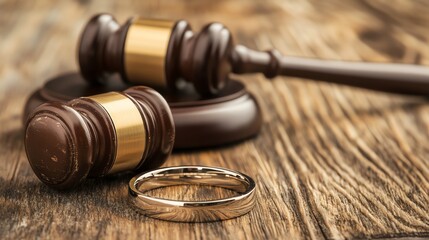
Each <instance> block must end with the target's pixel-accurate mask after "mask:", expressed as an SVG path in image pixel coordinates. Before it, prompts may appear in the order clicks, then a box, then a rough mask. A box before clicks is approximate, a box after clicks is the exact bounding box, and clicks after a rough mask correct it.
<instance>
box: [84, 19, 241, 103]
mask: <svg viewBox="0 0 429 240" xmlns="http://www.w3.org/2000/svg"><path fill="white" fill-rule="evenodd" d="M232 48H233V43H232V37H231V34H230V32H229V31H228V29H226V28H225V27H224V26H223V25H222V24H219V23H212V24H209V25H207V26H206V27H204V28H203V29H202V31H201V32H200V33H198V34H194V33H193V32H192V30H191V28H190V26H189V24H188V23H187V22H186V21H177V22H172V21H163V20H145V19H142V18H133V19H130V20H128V21H127V22H126V23H125V24H124V25H122V26H120V25H119V24H118V23H117V21H116V20H115V19H114V18H113V17H112V16H111V15H108V14H101V15H96V16H94V17H93V18H92V19H91V20H90V21H89V23H88V24H87V25H86V27H85V29H84V31H83V33H82V35H81V39H80V44H79V48H78V55H79V56H78V58H79V65H80V69H81V73H82V75H83V76H84V78H85V79H87V80H88V81H95V82H101V83H102V82H103V79H105V78H106V77H107V76H108V75H109V74H112V73H120V74H121V76H122V78H123V79H124V80H126V81H128V82H131V83H134V84H139V85H147V86H151V87H158V88H159V87H163V88H165V87H167V88H169V89H173V90H177V89H178V88H180V86H183V84H184V83H185V82H189V83H191V84H193V86H194V87H195V89H196V90H197V92H199V93H200V94H202V95H213V94H216V93H218V91H219V90H220V89H222V88H223V86H224V85H225V83H226V81H227V80H228V74H229V73H230V72H231V61H230V58H231V52H232V51H231V49H232Z"/></svg>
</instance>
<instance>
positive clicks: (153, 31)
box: [124, 18, 174, 87]
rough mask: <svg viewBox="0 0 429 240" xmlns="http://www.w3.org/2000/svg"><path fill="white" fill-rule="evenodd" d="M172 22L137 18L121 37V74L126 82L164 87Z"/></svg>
mask: <svg viewBox="0 0 429 240" xmlns="http://www.w3.org/2000/svg"><path fill="white" fill-rule="evenodd" d="M173 25H174V22H172V21H164V20H145V19H141V18H137V19H135V20H134V21H133V23H132V24H131V25H130V27H129V29H128V33H127V37H126V40H125V56H124V63H125V74H126V76H127V78H128V80H129V81H130V82H133V83H142V84H143V83H144V85H148V86H153V87H165V86H166V85H167V83H166V80H165V57H166V55H167V49H168V42H169V40H170V35H171V31H172V28H173Z"/></svg>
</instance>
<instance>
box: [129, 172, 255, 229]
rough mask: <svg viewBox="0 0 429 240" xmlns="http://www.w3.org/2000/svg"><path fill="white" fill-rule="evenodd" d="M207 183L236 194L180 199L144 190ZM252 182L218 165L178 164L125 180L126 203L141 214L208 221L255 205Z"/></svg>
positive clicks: (169, 219)
mask: <svg viewBox="0 0 429 240" xmlns="http://www.w3.org/2000/svg"><path fill="white" fill-rule="evenodd" d="M189 184H192V185H210V186H215V187H221V188H226V189H230V190H233V191H235V192H238V193H239V195H238V196H234V197H229V198H223V199H216V200H209V201H180V200H170V199H163V198H156V197H151V196H148V195H145V194H144V193H145V192H147V191H150V190H153V189H156V188H162V187H167V186H175V185H189ZM255 189H256V185H255V182H254V181H253V179H252V178H250V177H249V176H247V175H245V174H243V173H240V172H237V171H233V170H229V169H225V168H219V167H205V166H178V167H166V168H160V169H156V170H153V171H150V172H146V173H143V174H141V175H138V176H135V177H133V178H132V179H131V180H130V183H129V197H130V203H131V204H132V205H133V206H134V207H136V209H137V210H139V211H140V212H141V213H142V214H144V215H146V216H148V217H152V218H157V219H162V220H167V221H175V222H211V221H219V220H226V219H231V218H235V217H239V216H241V215H243V214H246V213H248V212H249V211H250V210H251V209H252V207H253V206H254V205H255V196H256V195H255Z"/></svg>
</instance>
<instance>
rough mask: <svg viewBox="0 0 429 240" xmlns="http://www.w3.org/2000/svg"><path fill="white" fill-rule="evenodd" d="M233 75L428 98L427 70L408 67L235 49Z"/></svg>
mask: <svg viewBox="0 0 429 240" xmlns="http://www.w3.org/2000/svg"><path fill="white" fill-rule="evenodd" d="M231 57H232V61H233V64H232V69H233V72H234V73H252V72H253V73H255V72H262V73H264V75H265V76H266V77H268V78H273V77H275V76H278V75H283V76H291V77H299V78H305V79H312V80H316V81H324V82H331V83H338V84H344V85H349V86H355V87H361V88H366V89H372V90H378V91H384V92H391V93H399V94H408V95H427V96H429V68H427V67H422V66H418V65H411V64H389V63H365V62H348V61H332V60H319V59H310V58H300V57H289V56H282V55H281V54H280V53H279V52H278V51H276V50H272V51H268V52H259V51H254V50H250V49H248V48H246V47H244V46H240V45H239V46H236V47H235V49H234V50H233V54H232V56H231Z"/></svg>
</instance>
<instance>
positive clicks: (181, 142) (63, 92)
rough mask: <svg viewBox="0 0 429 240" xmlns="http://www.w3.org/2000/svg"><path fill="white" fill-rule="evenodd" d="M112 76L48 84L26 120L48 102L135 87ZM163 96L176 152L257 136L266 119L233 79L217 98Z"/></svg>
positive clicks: (70, 77) (31, 102)
mask: <svg viewBox="0 0 429 240" xmlns="http://www.w3.org/2000/svg"><path fill="white" fill-rule="evenodd" d="M118 78H119V77H117V76H115V77H111V78H110V79H108V80H107V82H106V84H105V85H92V84H90V83H88V82H86V81H85V80H84V79H83V78H82V77H81V76H80V74H78V73H68V74H63V75H60V76H58V77H56V78H53V79H51V80H49V81H48V82H46V84H45V85H44V86H43V87H42V88H41V89H38V90H37V91H35V92H34V93H33V94H32V95H31V96H30V98H29V99H28V100H27V104H26V105H25V109H24V121H25V120H26V119H27V116H28V115H29V113H30V112H31V111H33V109H35V108H36V107H37V106H39V105H41V104H43V103H45V102H48V101H60V102H67V101H70V100H72V99H74V98H78V97H84V96H91V95H96V94H100V93H105V92H110V91H123V90H125V89H127V88H129V87H131V85H128V84H126V83H123V82H122V81H120V80H119V79H118ZM160 93H161V94H162V95H163V96H164V98H165V99H166V100H167V102H168V104H169V105H170V107H171V111H172V113H173V118H174V122H175V125H176V140H175V145H174V148H175V149H190V148H201V147H213V146H220V145H224V144H228V143H233V142H236V141H240V140H244V139H246V138H249V137H251V136H254V135H256V134H257V133H258V132H259V130H260V128H261V124H262V117H261V111H260V108H259V105H258V103H257V101H256V99H255V98H254V97H253V96H252V95H251V94H250V93H249V92H247V90H246V88H245V87H244V85H243V84H242V83H240V82H238V81H234V80H231V81H229V82H228V85H227V86H226V87H225V89H223V90H222V91H221V92H220V93H219V94H218V95H217V96H215V97H211V98H202V97H200V96H199V95H198V94H197V93H196V92H195V90H193V88H192V87H189V88H187V89H185V91H181V92H180V93H177V94H172V93H168V92H166V91H165V92H162V91H160Z"/></svg>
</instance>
